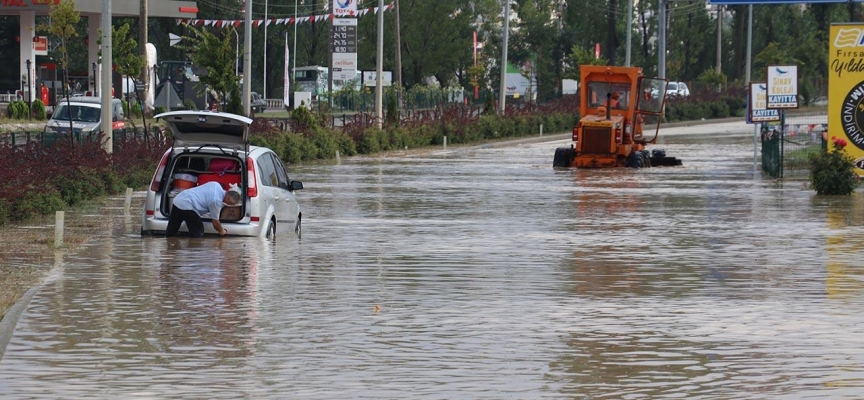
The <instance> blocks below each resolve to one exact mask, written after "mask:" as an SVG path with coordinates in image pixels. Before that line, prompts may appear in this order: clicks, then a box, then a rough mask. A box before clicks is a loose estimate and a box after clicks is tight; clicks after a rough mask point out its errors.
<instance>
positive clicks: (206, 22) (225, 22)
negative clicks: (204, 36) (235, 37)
mask: <svg viewBox="0 0 864 400" xmlns="http://www.w3.org/2000/svg"><path fill="white" fill-rule="evenodd" d="M392 9H393V3H390V4H388V5H386V6H384V11H390V10H392ZM369 13H372V14H378V7H369V8H361V9H358V10H357V12H356V13H355V14H354V16H355V17H358V18H359V17H362V16H364V15H366V14H369ZM333 18H335V16H334V15H333V14H320V15H311V16H308V17H296V18H294V17H292V18H269V19H254V20H252V26H253V27H256V28H257V27H259V26H262V25H266V26H270V24H275V25H294V24H304V23H307V22H309V23H316V22H322V21H329V20H332V19H333ZM176 21H177V25H194V26H213V27H216V28H227V27H229V26H233V27H234V28H239V27H240V25H241V24H243V20H237V19H190V18H177V19H176Z"/></svg>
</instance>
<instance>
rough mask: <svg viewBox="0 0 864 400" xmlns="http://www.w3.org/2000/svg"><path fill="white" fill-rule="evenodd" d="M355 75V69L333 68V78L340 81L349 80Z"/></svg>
mask: <svg viewBox="0 0 864 400" xmlns="http://www.w3.org/2000/svg"><path fill="white" fill-rule="evenodd" d="M356 77H357V70H356V69H338V68H333V79H338V80H340V81H350V80H352V79H354V78H356Z"/></svg>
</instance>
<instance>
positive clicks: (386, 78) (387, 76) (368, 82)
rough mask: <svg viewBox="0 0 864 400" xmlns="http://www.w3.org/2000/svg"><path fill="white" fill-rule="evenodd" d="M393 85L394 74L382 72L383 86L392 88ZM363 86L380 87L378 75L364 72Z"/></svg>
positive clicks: (373, 72) (372, 72) (374, 72)
mask: <svg viewBox="0 0 864 400" xmlns="http://www.w3.org/2000/svg"><path fill="white" fill-rule="evenodd" d="M392 84H393V72H392V71H382V72H381V85H382V86H390V85H392ZM363 86H378V73H377V72H376V71H363Z"/></svg>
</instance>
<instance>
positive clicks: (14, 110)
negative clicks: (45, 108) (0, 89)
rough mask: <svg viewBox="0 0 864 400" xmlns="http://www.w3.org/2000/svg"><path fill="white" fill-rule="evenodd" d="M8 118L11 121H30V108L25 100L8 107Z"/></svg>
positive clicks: (17, 101)
mask: <svg viewBox="0 0 864 400" xmlns="http://www.w3.org/2000/svg"><path fill="white" fill-rule="evenodd" d="M6 117H8V118H11V119H28V118H30V107H28V106H27V102H25V101H23V100H16V101H13V102H11V103H9V106H7V107H6Z"/></svg>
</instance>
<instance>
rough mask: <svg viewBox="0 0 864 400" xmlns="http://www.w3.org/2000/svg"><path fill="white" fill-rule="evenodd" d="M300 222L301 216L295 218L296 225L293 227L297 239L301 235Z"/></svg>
mask: <svg viewBox="0 0 864 400" xmlns="http://www.w3.org/2000/svg"><path fill="white" fill-rule="evenodd" d="M301 221H303V215H302V214H301V215H298V216H297V225H294V233H295V234H296V235H297V237H298V238H299V237H300V236H301V234H302V233H303V230H302V224H301Z"/></svg>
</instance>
